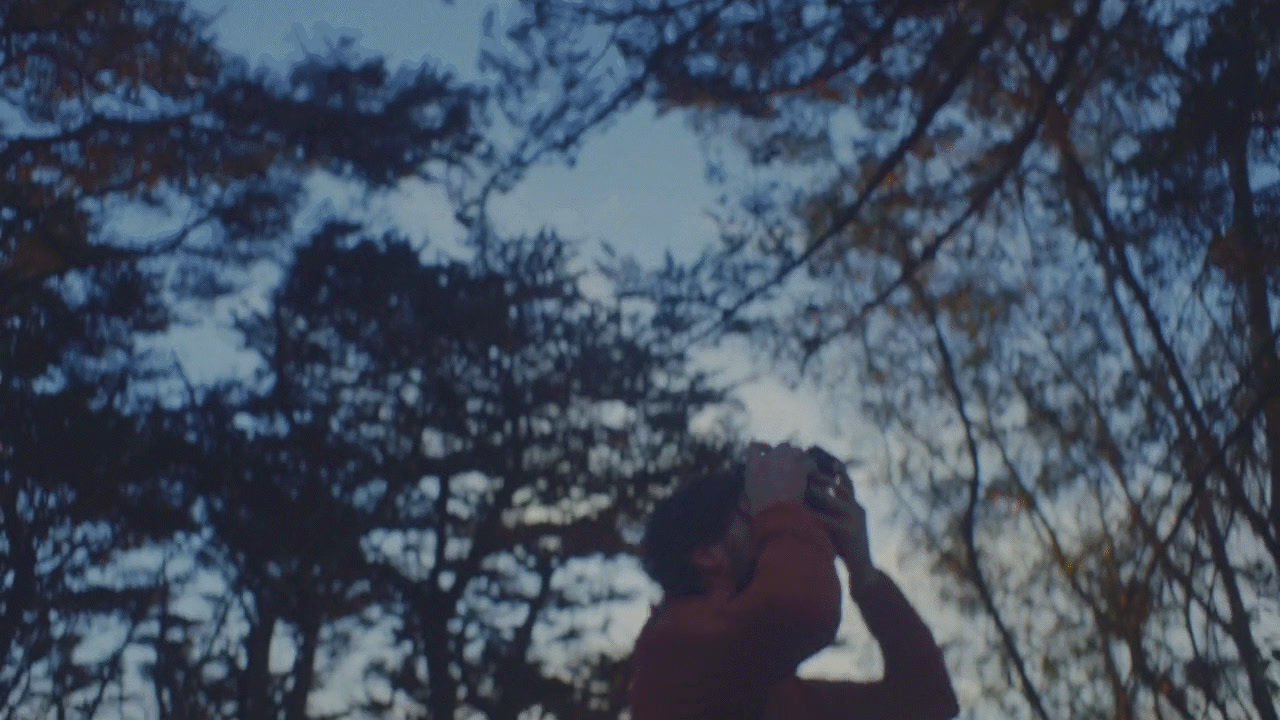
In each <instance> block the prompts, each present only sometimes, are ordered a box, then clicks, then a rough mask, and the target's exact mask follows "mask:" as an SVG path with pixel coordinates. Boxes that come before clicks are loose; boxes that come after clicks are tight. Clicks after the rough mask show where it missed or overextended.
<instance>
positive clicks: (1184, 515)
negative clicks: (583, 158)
mask: <svg viewBox="0 0 1280 720" xmlns="http://www.w3.org/2000/svg"><path fill="white" fill-rule="evenodd" d="M211 23H212V20H211V18H209V17H205V16H203V15H201V14H200V13H198V12H196V11H194V10H192V9H191V8H189V7H187V6H186V5H184V4H182V3H179V2H174V1H171V0H12V1H11V2H7V3H3V4H0V88H2V92H3V99H2V101H0V102H2V103H3V120H2V121H0V157H2V158H3V159H4V162H3V163H0V172H2V173H3V181H0V188H2V191H0V395H2V396H3V398H2V400H0V407H3V408H4V410H5V412H4V413H3V414H0V657H3V663H0V707H3V710H4V715H5V716H12V717H55V716H56V717H84V718H90V717H161V718H232V717H236V718H258V717H274V718H288V719H289V720H295V719H301V718H309V717H321V716H323V717H429V718H451V719H452V718H462V717H481V718H516V717H555V718H582V717H600V718H606V717H607V718H613V717H618V716H620V714H622V713H623V707H624V704H625V690H626V685H627V681H628V680H627V667H628V664H627V653H628V651H629V642H630V640H631V639H632V638H631V637H627V636H626V635H625V633H621V634H620V633H619V632H618V631H617V630H616V625H615V618H616V616H617V610H618V609H619V608H621V607H623V606H625V605H627V604H628V603H630V604H631V605H633V606H634V605H635V604H636V603H637V602H638V603H640V604H643V602H644V601H645V600H646V599H647V598H648V597H650V593H651V592H652V590H651V588H650V587H649V586H647V585H645V584H644V583H643V582H642V581H638V580H635V578H636V575H635V572H634V570H635V562H634V557H633V556H634V552H635V539H636V538H635V534H636V532H637V528H638V527H639V523H640V522H641V521H642V519H643V517H644V515H645V513H646V511H647V510H648V509H649V508H650V507H651V506H652V503H653V502H654V501H655V500H656V499H657V498H660V497H662V496H663V495H664V494H666V493H667V492H669V491H670V489H671V488H672V487H673V486H674V485H675V484H676V483H678V482H679V481H680V479H682V478H684V477H688V476H690V475H691V474H693V473H699V472H706V471H709V470H712V469H717V468H722V467H724V466H725V465H726V464H727V463H729V462H731V459H732V457H733V456H734V451H735V448H736V447H738V445H739V443H740V441H741V438H740V437H739V435H740V433H741V427H740V426H738V425H735V424H734V423H733V422H727V423H722V424H719V425H717V424H715V423H708V422H707V421H706V419H707V418H709V417H733V416H734V415H735V406H734V404H733V398H734V395H733V392H732V391H733V388H731V387H728V386H726V385H725V384H723V383H722V382H721V381H720V379H719V378H717V377H716V376H714V375H712V374H710V373H709V372H707V370H706V369H705V368H704V367H702V366H701V365H699V363H698V362H696V361H697V359H698V356H699V353H701V352H703V351H707V350H711V349H714V348H716V347H718V344H719V343H722V342H733V343H738V345H735V347H745V348H748V349H749V354H750V355H752V356H753V357H755V358H757V359H758V364H759V366H760V367H761V368H763V369H764V370H765V371H767V372H770V373H773V374H776V375H777V376H779V377H786V378H790V379H792V380H794V381H795V382H797V383H806V384H810V385H811V386H812V387H815V388H818V389H820V391H821V393H822V395H823V396H824V397H828V398H830V399H831V402H832V404H833V407H834V406H836V405H839V406H840V407H844V408H856V415H857V418H858V420H859V423H860V424H859V425H858V427H872V428H874V433H873V435H872V436H868V437H857V438H854V439H853V440H852V441H851V445H853V446H854V447H855V449H856V451H857V452H858V453H861V455H860V457H861V458H862V459H863V462H864V465H863V466H862V472H863V474H864V476H865V480H866V482H868V483H871V484H873V485H876V486H878V487H881V488H891V489H892V490H893V492H894V493H895V497H896V498H897V502H898V507H897V508H895V512H896V513H897V515H896V517H899V518H900V519H901V520H902V524H903V525H904V526H905V527H907V528H909V533H910V535H911V539H912V540H913V543H912V546H913V547H914V548H915V553H916V555H915V560H916V561H917V562H919V561H921V560H922V559H923V560H924V561H925V563H926V564H927V566H928V568H929V572H930V573H931V576H930V582H931V585H930V587H931V588H932V589H933V590H934V592H936V593H937V594H938V595H939V599H940V602H941V605H940V608H941V610H940V611H945V612H947V613H953V614H955V615H956V616H957V617H960V618H962V619H963V622H964V630H963V632H955V633H951V634H947V633H940V635H941V636H942V639H944V640H945V641H946V642H945V645H946V647H945V649H946V654H947V660H948V664H949V666H950V667H951V669H952V674H953V676H955V677H956V678H957V687H958V688H959V689H960V690H961V692H962V698H961V699H962V704H963V705H964V706H965V711H964V712H965V713H966V715H965V716H966V717H988V716H991V715H994V714H995V713H1000V714H1001V715H1002V716H1009V717H1019V718H1023V717H1025V718H1037V719H1039V720H1049V719H1050V718H1090V717H1097V718H1102V717H1106V718H1118V719H1119V718H1123V719H1130V718H1132V719H1135V720H1136V719H1137V718H1182V719H1184V720H1192V719H1193V718H1194V719H1196V720H1199V719H1200V718H1213V719H1215V720H1218V719H1220V720H1228V719H1229V720H1237V719H1239V718H1257V719H1258V720H1276V719H1277V710H1276V698H1277V697H1280V600H1278V598H1280V576H1278V574H1277V573H1278V572H1280V353H1278V351H1277V346H1276V331H1275V327H1276V320H1275V317H1276V315H1277V313H1278V312H1280V307H1278V303H1277V297H1278V293H1277V290H1278V288H1277V283H1278V282H1280V172H1278V171H1277V170H1276V168H1277V167H1280V56H1278V54H1280V3H1276V2H1273V1H1271V0H1222V1H1220V2H1214V3H1200V2H1179V1H1177V0H1169V1H1167V2H1166V1H1163V0H1160V1H1157V2H1152V3H1124V2H1105V1H1103V0H1081V1H1078V2H1059V1H1056V0H1047V1H1045V0H1038V1H1034V2H1033V1H1031V0H1022V1H1019V0H977V1H975V2H966V3H941V2H930V1H928V0H899V1H896V2H895V1H888V2H862V3H831V2H821V1H820V0H606V1H601V2H592V3H582V2H578V1H576V0H510V2H507V3H505V4H503V5H502V7H501V12H498V13H495V14H494V15H493V16H492V17H491V18H490V19H489V20H488V21H487V22H485V23H484V24H483V25H482V26H481V27H476V28H468V29H467V30H466V32H474V33H475V34H477V35H484V36H485V43H484V47H485V52H484V54H483V57H482V59H481V67H480V70H481V71H482V72H480V73H478V75H477V78H476V79H468V80H462V79H460V78H459V77H457V76H456V75H455V74H453V73H451V72H448V71H446V70H444V69H442V66H441V65H440V64H438V63H432V62H430V61H429V58H428V59H424V61H422V62H421V63H419V64H416V65H408V66H402V67H392V66H390V65H389V63H388V62H387V61H386V60H385V59H384V58H382V57H380V56H377V55H376V54H372V53H368V52H361V51H359V49H358V48H356V47H355V46H354V45H353V44H352V43H349V42H339V43H336V44H334V45H332V46H331V47H329V48H328V51H327V54H326V53H313V54H310V55H308V56H307V57H306V58H305V59H303V60H300V61H299V62H297V63H296V64H295V65H293V66H292V67H290V68H287V71H283V72H282V71H278V70H272V69H269V68H261V67H254V66H252V65H250V64H249V63H248V62H247V61H246V60H244V59H242V58H239V57H235V56H234V55H232V54H230V53H228V52H227V51H225V50H223V49H222V48H221V46H220V45H219V44H218V41H217V38H216V37H215V35H214V33H213V31H212V29H211V28H212V24H211ZM422 50H423V53H424V54H429V53H430V48H423V49H422ZM652 108H657V109H658V111H659V112H662V113H667V114H677V115H679V116H680V117H682V118H684V119H686V120H687V122H688V123H689V124H690V127H692V128H693V129H694V130H695V132H697V133H698V134H699V136H700V137H701V138H702V140H703V143H704V149H705V151H706V162H707V166H708V176H709V177H710V178H711V180H712V182H714V183H716V184H717V185H718V187H719V189H720V190H721V191H722V193H723V197H724V200H723V202H721V203H720V204H719V205H718V206H716V207H715V208H712V211H713V213H714V218H715V221H716V228H717V232H716V234H715V236H713V237H708V238H707V246H706V248H705V250H704V251H703V252H702V253H701V254H699V255H697V256H695V257H693V258H692V259H689V260H687V261H686V260H678V259H676V258H675V257H674V256H668V258H667V261H666V262H665V263H663V264H660V265H657V266H648V265H645V264H643V263H641V262H639V261H637V260H635V259H633V258H631V257H629V256H628V254H627V253H626V252H624V251H616V252H608V253H601V254H599V257H596V256H595V255H592V254H591V252H590V251H589V250H588V249H586V248H585V246H583V245H581V244H580V243H578V242H576V241H575V240H573V239H569V238H565V237H563V236H562V235H561V234H560V233H559V232H557V231H556V229H555V228H548V229H546V230H544V231H543V232H535V233H527V234H514V235H508V234H504V233H502V232H501V231H500V229H498V228H496V227H495V225H494V223H492V222H491V216H490V209H491V204H492V203H493V202H495V199H496V198H498V197H500V196H501V195H502V194H503V193H506V192H509V191H511V190H512V189H514V188H517V187H519V185H520V183H523V182H529V181H530V177H531V174H532V172H533V171H534V170H535V169H536V168H537V167H538V166H539V165H541V164H545V163H559V162H570V163H571V162H572V161H573V160H574V159H575V158H576V157H577V156H578V154H579V153H580V152H582V150H583V148H585V147H587V146H588V145H589V144H590V143H592V142H593V141H594V139H595V138H597V137H598V136H601V135H603V134H604V133H606V132H607V131H608V128H609V127H610V126H611V123H613V122H614V121H615V120H616V119H617V118H619V117H621V116H622V115H623V114H625V113H634V112H646V111H649V110H651V109H652ZM316 178H326V179H331V180H338V181H341V182H343V183H346V184H347V185H348V186H352V187H358V188H360V189H361V190H362V192H365V193H367V194H368V196H373V195H374V194H377V193H380V192H386V191H389V190H393V189H394V188H396V187H399V186H401V185H402V184H404V183H408V182H415V183H426V184H430V185H434V186H437V187H440V188H441V189H442V194H443V196H444V197H447V198H448V199H449V202H450V203H452V207H451V208H450V210H451V211H452V213H453V214H454V216H455V217H456V218H457V221H458V223H459V227H461V228H463V229H464V230H465V234H466V239H465V242H464V252H460V253H456V254H452V255H451V254H448V253H445V252H444V251H443V250H441V249H439V248H437V247H434V246H433V245H432V244H431V238H427V239H426V241H423V240H422V239H421V238H416V237H411V236H410V235H409V234H408V233H406V232H403V231H401V230H400V229H396V228H393V229H392V230H390V231H386V230H385V229H384V228H378V229H375V228H373V227H372V225H371V224H370V223H368V222H367V221H368V218H365V217H356V216H344V215H341V214H339V213H337V212H336V211H335V212H332V213H330V214H329V215H328V216H326V217H322V218H320V219H319V220H318V221H317V220H316V218H315V217H314V215H311V214H308V213H304V212H303V209H304V208H306V207H309V206H311V205H313V204H314V201H315V200H316V198H315V197H314V195H313V193H314V187H315V183H314V180H315V179H316ZM606 240H607V239H606ZM264 265H265V266H270V267H273V268H275V269H276V271H277V274H278V281H277V282H275V284H274V285H273V287H272V288H271V289H270V291H269V292H268V293H266V295H265V297H264V298H263V299H262V302H261V303H259V304H257V305H254V306H250V307H249V308H248V309H246V310H245V311H244V312H242V313H240V314H238V315H237V316H236V318H235V322H234V324H233V325H231V326H230V327H228V328H227V332H228V333H230V334H231V336H233V337H234V338H235V343H236V345H237V347H238V348H239V349H240V350H241V351H242V352H243V353H245V354H246V355H247V356H248V357H251V358H252V363H251V367H250V369H248V370H246V371H245V372H243V373H240V374H239V375H237V376H235V377H228V378H225V379H222V380H220V381H218V382H216V383H212V384H206V383H198V382H192V380H191V378H190V377H188V375H187V374H186V373H185V372H184V369H183V367H182V365H181V363H176V362H174V360H173V357H172V355H171V354H168V353H165V352H157V351H156V349H155V348H157V347H159V346H161V345H159V344H157V338H162V337H164V335H165V333H167V332H170V331H172V330H175V329H180V328H182V327H185V326H187V324H188V323H191V322H192V321H194V320H198V319H200V318H201V316H202V315H207V314H208V312H209V309H210V308H212V307H213V306H214V305H215V304H216V303H217V302H218V301H219V300H220V299H225V298H227V297H230V296H232V295H234V294H235V293H238V292H241V291H243V290H244V289H245V288H246V287H247V286H249V285H250V278H251V277H253V276H254V273H255V272H256V271H255V268H261V267H263V266H264ZM588 280H590V281H591V282H588ZM600 287H606V288H608V290H607V291H605V292H600V291H599V288H600ZM593 288H595V289H593ZM695 428H698V430H697V431H695V430H694V429H695Z"/></svg>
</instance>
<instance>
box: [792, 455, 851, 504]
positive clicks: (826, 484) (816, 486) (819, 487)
mask: <svg viewBox="0 0 1280 720" xmlns="http://www.w3.org/2000/svg"><path fill="white" fill-rule="evenodd" d="M804 452H805V455H808V456H809V459H810V460H813V464H814V465H816V466H817V468H818V470H817V473H815V475H816V476H815V475H811V476H810V477H809V485H808V487H807V488H805V501H806V502H807V503H808V504H809V505H813V496H814V494H815V493H825V494H828V495H829V494H831V493H832V491H833V490H834V489H835V487H836V486H837V485H840V484H841V483H849V482H851V481H850V479H849V475H848V472H847V471H846V470H845V467H844V463H842V462H840V460H839V459H838V458H837V457H836V456H834V455H832V454H831V453H829V452H827V451H826V450H823V449H822V448H820V447H818V446H817V445H814V446H812V447H810V448H809V449H808V450H805V451H804Z"/></svg>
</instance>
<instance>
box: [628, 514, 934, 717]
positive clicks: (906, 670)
mask: <svg viewBox="0 0 1280 720" xmlns="http://www.w3.org/2000/svg"><path fill="white" fill-rule="evenodd" d="M752 534H753V536H754V540H755V543H756V553H757V555H756V557H757V560H756V568H755V575H754V576H753V578H752V580H751V583H750V585H748V586H747V588H746V589H745V590H743V591H742V592H741V593H739V594H737V595H734V596H732V597H728V598H724V597H720V598H716V597H710V596H688V597H680V598H674V599H669V600H666V601H664V602H663V603H662V604H661V605H659V606H658V607H656V608H655V609H654V611H653V614H652V615H651V616H650V618H649V621H648V623H646V624H645V627H644V630H643V631H642V632H641V633H640V638H639V640H637V641H636V648H635V653H634V655H633V657H632V670H633V676H632V685H631V707H632V719H633V720H713V719H724V720H730V719H732V720H746V719H748V718H751V719H757V718H763V719H766V720H775V719H776V720H784V719H785V720H825V719H828V718H829V719H831V720H837V719H838V720H860V719H863V718H865V719H866V720H872V719H874V720H948V719H949V718H952V717H954V716H955V715H956V713H957V712H958V711H959V707H958V705H957V704H956V698H955V693H954V692H953V691H952V689H951V681H950V679H949V677H948V676H947V670H946V666H945V665H944V664H943V661H942V652H941V651H940V650H939V649H938V646H937V644H936V643H935V642H934V641H933V636H932V635H931V634H930V633H929V629H928V628H927V627H925V625H924V623H923V622H922V621H921V620H920V617H919V616H918V615H917V614H916V612H915V611H914V610H913V609H912V608H911V605H910V604H909V603H908V602H907V600H906V598H904V597H903V596H902V593H901V592H900V591H899V590H898V588H897V587H896V586H895V585H894V584H893V583H892V582H891V581H890V580H889V579H888V578H887V577H885V576H883V575H880V576H878V577H877V578H876V579H875V580H873V581H872V582H871V583H870V585H868V586H867V587H866V589H865V590H863V591H861V592H860V593H859V595H858V596H857V597H856V598H855V599H856V600H857V602H858V606H859V609H860V610H861V611H862V616H863V619H864V620H865V621H866V624H867V628H868V629H869V630H870V631H871V634H872V635H873V636H874V637H875V638H876V640H877V641H878V642H879V644H880V651H881V654H882V655H883V657H884V677H883V679H882V680H880V681H879V682H872V683H861V682H835V681H819V680H800V679H799V678H797V677H796V675H795V671H796V667H797V666H798V665H799V664H800V663H801V662H802V661H803V660H805V658H808V657H809V656H810V655H813V654H814V653H816V652H818V651H819V650H821V649H822V648H824V647H826V646H827V645H828V644H830V643H831V641H832V640H833V639H834V638H835V633H836V628H837V627H838V626H839V624H840V583H839V579H838V578H837V576H836V572H835V551H834V549H833V548H832V545H831V539H830V537H829V536H828V535H827V531H826V528H825V527H824V526H823V524H822V522H821V521H820V520H819V519H818V518H817V516H815V515H814V514H813V512H812V511H810V510H809V509H808V508H806V507H805V506H804V505H802V504H800V503H797V502H779V503H774V504H773V505H770V506H769V507H767V508H765V509H764V510H762V511H761V512H760V513H759V514H758V515H756V517H755V520H754V522H753V523H752Z"/></svg>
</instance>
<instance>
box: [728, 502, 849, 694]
mask: <svg viewBox="0 0 1280 720" xmlns="http://www.w3.org/2000/svg"><path fill="white" fill-rule="evenodd" d="M752 536H753V541H754V543H755V557H756V565H755V572H754V574H753V575H752V580H751V582H750V584H748V585H747V587H746V588H745V589H744V590H743V591H742V592H741V593H739V594H738V595H737V596H735V597H734V598H733V600H732V601H730V603H729V608H728V622H729V631H730V634H731V636H732V637H733V639H734V642H733V645H734V647H733V649H732V652H733V653H734V655H735V656H736V658H738V659H739V661H740V663H741V665H740V667H741V668H742V669H743V671H744V672H745V673H746V674H747V677H746V678H745V680H747V681H748V682H753V683H760V687H767V686H769V685H771V684H773V683H775V682H777V681H779V680H782V679H784V678H787V677H789V676H790V675H792V674H793V673H794V672H795V670H796V667H797V666H798V665H799V664H800V663H801V662H802V661H803V660H804V659H805V658H807V657H809V656H810V655H812V654H814V653H816V652H817V651H819V650H821V649H822V648H824V647H826V646H827V645H828V644H830V643H831V641H832V640H834V639H835V633H836V629H837V628H838V627H839V625H840V580H839V578H838V576H837V575H836V570H835V550H834V548H833V546H832V544H831V538H830V536H829V535H828V534H827V530H826V527H825V526H824V525H823V524H822V522H821V520H819V519H818V518H817V516H815V515H814V514H813V511H811V510H810V509H809V508H807V507H806V506H804V505H803V504H801V503H799V502H791V501H784V502H776V503H773V504H771V505H769V506H768V507H766V508H764V509H762V510H761V511H760V512H759V513H757V514H756V516H755V518H754V519H753V521H752Z"/></svg>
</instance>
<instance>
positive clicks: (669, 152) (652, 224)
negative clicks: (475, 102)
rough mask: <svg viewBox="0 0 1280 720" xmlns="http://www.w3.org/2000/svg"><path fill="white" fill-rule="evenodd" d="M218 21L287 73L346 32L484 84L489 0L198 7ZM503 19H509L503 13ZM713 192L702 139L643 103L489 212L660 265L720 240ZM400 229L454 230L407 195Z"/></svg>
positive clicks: (226, 36)
mask: <svg viewBox="0 0 1280 720" xmlns="http://www.w3.org/2000/svg"><path fill="white" fill-rule="evenodd" d="M190 4H191V5H192V6H193V7H195V8H197V9H199V10H201V11H203V12H205V13H209V14H212V15H214V16H215V18H216V19H215V22H214V25H213V30H214V32H215V34H216V35H217V36H218V38H219V40H220V42H221V43H222V44H223V45H224V46H225V47H226V48H228V49H230V50H232V51H234V52H236V53H238V54H240V55H243V56H244V57H245V58H247V59H248V60H249V61H250V62H251V63H253V64H262V65H269V66H273V67H277V68H285V67H287V66H288V65H289V64H290V63H291V62H292V61H294V60H297V59H298V58H300V57H301V56H302V53H303V52H304V48H307V49H311V50H313V51H315V50H319V49H321V48H323V47H325V42H326V41H330V40H332V39H334V38H337V37H340V36H342V35H354V36H356V37H357V38H358V39H359V45H360V46H361V47H362V48H365V49H368V50H371V51H375V52H378V53H380V54H382V55H384V56H385V57H386V58H387V59H388V60H389V61H390V63H391V64H392V65H393V66H394V65H399V64H405V63H407V64H414V65H416V64H419V63H421V62H423V61H426V62H429V63H431V64H434V65H437V66H440V67H444V68H447V69H449V70H451V71H453V72H454V73H455V74H456V75H457V76H458V77H460V78H462V79H476V78H478V71H477V69H476V60H477V58H478V51H479V46H480V40H481V18H482V17H483V15H484V14H485V12H486V11H487V10H488V9H489V8H490V7H496V5H497V4H496V3H492V2H483V1H481V0H457V1H456V2H454V3H445V2H442V1H441V0H363V1H360V0H310V1H304V0H190ZM499 18H501V14H499ZM715 193H716V191H715V189H714V188H712V187H710V186H709V185H708V184H707V183H706V182H705V180H704V166H703V161H702V155H701V151H700V149H699V146H698V142H697V139H696V138H695V136H694V135H693V133H692V132H690V131H689V129H688V128H687V127H686V125H685V123H684V120H683V119H682V118H681V117H679V116H678V115H674V114H671V115H666V116H663V117H656V115H655V113H654V110H653V108H652V106H648V105H642V106H640V107H638V108H636V109H635V110H633V111H632V112H631V113H629V114H628V115H626V116H624V117H622V118H620V120H619V121H618V122H616V123H613V124H612V125H611V126H610V127H609V128H608V129H607V131H605V132H602V133H599V134H597V135H596V136H595V137H593V138H592V139H591V140H590V141H589V142H588V143H587V145H586V147H585V149H584V151H583V152H582V154H581V156H580V157H579V158H578V161H577V162H576V163H575V165H574V167H573V168H566V167H565V166H564V165H563V164H554V165H551V164H549V165H545V166H543V167H540V168H538V169H537V170H536V171H534V172H533V173H532V174H531V175H530V177H529V178H528V179H527V181H526V182H524V183H522V184H521V185H520V186H519V187H518V188H517V189H516V190H515V191H514V192H513V193H511V194H510V195H509V196H506V197H502V198H499V199H497V201H496V202H495V204H494V208H493V212H494V216H495V217H496V218H497V220H498V221H499V222H500V223H501V224H502V225H505V226H506V227H503V228H502V229H504V230H509V231H512V232H521V231H536V230H538V229H541V228H542V227H554V228H556V229H557V230H559V231H560V232H561V233H563V234H565V235H567V236H570V237H574V238H577V239H580V240H584V241H586V242H587V243H589V245H588V247H591V245H594V244H595V243H596V242H598V241H602V240H607V241H609V242H612V243H614V244H616V245H617V246H618V247H620V248H623V249H625V250H629V251H632V252H634V253H635V254H636V255H637V256H639V257H640V258H641V259H643V260H655V259H657V258H660V257H661V255H662V253H663V252H665V251H666V250H668V249H670V250H672V251H673V252H674V253H676V254H677V255H678V256H686V257H687V256H689V255H691V254H693V253H694V252H696V250H697V249H698V248H700V247H702V246H703V245H705V244H706V243H707V242H708V241H709V240H710V239H712V238H713V237H714V236H713V234H712V233H713V231H714V227H713V226H712V224H711V223H710V221H709V219H708V218H707V216H706V210H707V208H709V207H710V205H711V204H712V201H713V199H714V196H715ZM392 212H393V214H394V216H395V218H396V220H397V222H398V223H399V224H401V225H402V226H406V227H408V228H410V229H422V230H425V231H426V232H427V234H429V235H430V236H431V239H432V240H433V242H437V243H442V244H443V245H445V246H447V244H448V241H449V240H450V237H449V236H450V235H455V234H457V232H458V229H457V228H456V227H452V226H451V224H450V222H449V220H448V218H449V217H450V216H451V213H450V212H449V210H448V208H447V207H446V206H444V205H442V204H441V203H439V202H438V201H437V200H436V199H435V196H434V195H433V194H432V193H431V192H430V191H429V190H426V191H422V190H414V189H412V188H410V189H408V190H407V191H406V192H405V193H403V194H402V196H401V197H400V203H399V207H396V208H394V209H393V210H392Z"/></svg>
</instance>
